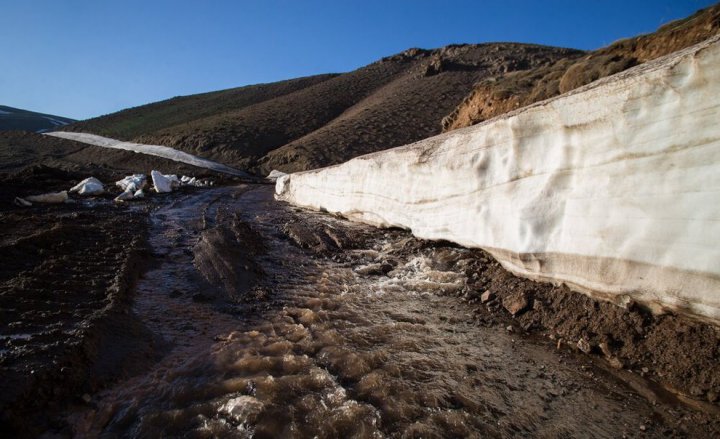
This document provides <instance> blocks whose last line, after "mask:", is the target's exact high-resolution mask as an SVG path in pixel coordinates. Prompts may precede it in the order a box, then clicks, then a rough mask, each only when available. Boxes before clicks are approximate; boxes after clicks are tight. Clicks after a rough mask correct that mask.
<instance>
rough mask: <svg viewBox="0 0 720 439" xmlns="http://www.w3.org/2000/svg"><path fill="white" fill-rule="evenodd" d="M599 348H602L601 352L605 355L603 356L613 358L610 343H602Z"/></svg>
mask: <svg viewBox="0 0 720 439" xmlns="http://www.w3.org/2000/svg"><path fill="white" fill-rule="evenodd" d="M598 347H599V348H600V351H601V352H602V353H603V355H605V356H606V357H608V358H610V357H612V351H611V350H610V345H609V344H608V342H606V341H603V342H600V344H599V345H598Z"/></svg>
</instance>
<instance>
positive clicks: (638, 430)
mask: <svg viewBox="0 0 720 439" xmlns="http://www.w3.org/2000/svg"><path fill="white" fill-rule="evenodd" d="M232 215H237V218H238V219H239V220H241V221H243V222H244V223H245V224H247V225H248V226H249V227H250V228H251V229H252V230H254V231H255V232H257V233H259V234H260V235H261V236H262V238H263V241H264V242H265V249H264V250H263V251H262V252H259V253H258V255H257V257H256V262H257V264H258V265H259V266H260V267H261V268H262V271H263V273H264V274H263V275H262V276H261V277H260V280H259V281H258V282H259V283H258V285H257V286H256V287H255V291H258V290H259V291H263V292H265V293H264V294H262V295H252V294H250V293H248V298H247V300H223V299H222V298H223V297H224V296H223V293H222V292H220V291H218V287H215V286H213V285H212V284H211V283H209V282H208V281H206V280H205V279H204V278H203V276H202V275H201V274H200V273H199V272H198V270H197V269H196V268H195V265H194V263H193V260H194V254H193V248H194V246H195V244H196V243H197V241H198V239H199V236H201V234H202V232H203V230H207V229H208V228H212V227H217V226H218V225H219V224H220V223H222V222H223V221H227V218H230V217H231V216H232ZM298 218H304V220H305V221H309V222H310V223H312V224H315V225H318V224H320V225H323V226H325V227H330V228H331V229H338V230H339V229H342V230H343V231H344V233H346V234H347V235H349V236H354V235H357V236H364V237H365V238H366V239H365V241H364V243H365V245H363V246H355V247H358V248H354V249H350V250H348V249H346V250H343V251H338V252H334V253H332V254H323V255H319V254H317V253H314V252H312V251H309V250H304V249H301V248H299V247H298V246H296V245H294V244H293V242H292V241H291V240H290V239H288V237H287V235H286V234H285V233H284V232H283V228H284V226H285V224H286V223H288V222H293V221H297V220H298ZM152 236H153V238H152V242H151V244H152V248H153V251H154V252H155V254H156V256H158V257H159V259H160V260H161V261H162V262H161V263H160V264H159V265H158V266H156V267H155V268H153V269H152V270H150V271H149V272H148V273H147V274H146V275H145V276H144V277H143V279H142V280H141V281H140V283H139V285H138V291H137V297H136V300H135V304H134V312H135V313H136V314H137V315H138V316H139V317H140V318H141V319H142V320H143V321H144V322H145V324H146V325H147V326H148V328H149V329H150V330H152V331H153V332H154V333H156V334H159V335H160V336H161V337H162V338H163V340H164V343H165V345H166V351H165V355H164V357H163V358H162V360H160V361H159V362H158V363H156V364H155V365H154V366H153V367H152V368H150V369H149V370H147V371H146V372H145V373H143V374H141V375H139V376H136V377H134V378H131V379H128V380H126V381H124V382H121V383H119V384H117V385H116V386H114V387H112V388H110V389H108V390H106V391H104V392H103V393H100V394H97V395H92V401H91V402H90V403H89V404H88V407H87V409H84V410H79V411H77V412H75V413H72V414H71V415H70V416H69V419H70V422H71V423H72V425H73V429H74V433H75V435H76V436H78V437H96V436H102V437H239V438H243V437H320V438H323V437H327V438H331V437H363V438H364V437H369V438H372V437H522V436H525V437H527V436H533V437H622V436H623V435H627V436H630V437H633V436H642V435H646V434H648V433H655V434H660V433H666V434H672V433H673V432H674V431H673V428H672V427H669V426H668V425H669V423H670V421H669V419H670V418H672V417H673V416H682V409H680V408H677V407H661V406H657V405H655V404H653V403H650V402H648V400H646V399H644V398H642V397H640V396H639V395H638V394H636V393H635V392H633V391H631V390H630V389H629V388H627V387H625V386H624V385H622V384H621V383H620V382H619V381H618V380H616V379H615V378H613V376H611V375H608V374H606V373H604V372H603V371H601V370H599V369H597V368H596V367H595V366H593V365H592V364H590V363H588V362H587V360H585V359H584V358H583V357H581V356H578V355H576V354H574V353H572V352H569V351H565V350H556V349H555V348H554V346H552V345H548V344H547V343H546V342H544V341H542V340H537V339H533V338H529V337H526V336H523V335H520V334H519V333H518V332H517V329H514V330H513V331H508V329H507V328H506V327H504V326H502V327H495V326H491V327H484V326H482V325H478V324H477V322H476V321H475V320H474V319H473V315H472V313H471V312H470V309H469V308H468V307H467V305H466V304H464V303H462V302H460V301H459V300H458V299H457V298H456V297H455V296H454V295H453V294H452V293H453V292H454V291H456V290H458V289H460V288H462V286H463V285H464V282H465V279H464V274H460V273H462V271H461V270H459V269H458V267H461V266H462V264H463V250H462V249H451V250H442V251H440V250H439V251H437V252H435V251H432V252H426V253H424V254H422V255H414V256H403V255H402V254H400V253H398V252H397V249H398V248H399V247H401V246H402V245H403V243H404V242H406V241H405V240H407V237H406V235H405V234H403V233H400V232H382V231H380V232H378V231H372V230H370V229H368V228H365V227H363V226H359V225H353V224H348V223H345V222H343V221H340V220H337V219H334V218H331V217H328V216H323V215H320V214H310V213H305V212H303V213H301V215H297V211H295V210H293V209H292V208H291V207H288V206H285V205H282V204H279V203H276V202H274V201H273V200H272V190H271V188H269V187H261V188H242V187H237V188H218V189H213V190H209V191H206V192H203V193H202V194H201V195H193V196H184V197H182V198H179V199H178V200H176V201H175V202H173V203H172V204H170V205H168V206H166V207H163V208H161V209H159V210H157V211H156V212H155V213H154V214H153V234H152ZM240 245H242V243H240ZM383 273H384V274H383ZM208 298H212V300H208Z"/></svg>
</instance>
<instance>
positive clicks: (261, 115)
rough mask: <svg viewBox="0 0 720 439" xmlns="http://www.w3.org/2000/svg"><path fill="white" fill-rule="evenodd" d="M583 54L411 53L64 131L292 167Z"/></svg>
mask: <svg viewBox="0 0 720 439" xmlns="http://www.w3.org/2000/svg"><path fill="white" fill-rule="evenodd" d="M582 54H583V52H581V51H577V50H572V49H561V48H553V47H545V46H537V45H528V44H510V43H500V44H482V45H456V46H448V47H445V48H442V49H436V50H422V49H410V50H407V51H405V52H402V53H400V54H397V55H394V56H391V57H387V58H383V59H382V60H380V61H377V62H375V63H373V64H370V65H368V66H365V67H362V68H360V69H357V70H355V71H352V72H349V73H345V74H341V75H323V76H315V77H309V78H300V79H296V80H291V81H284V82H279V83H273V84H264V85H258V86H249V87H242V88H239V89H233V90H227V91H220V92H214V93H207V94H204V95H195V96H187V97H182V98H175V99H170V100H167V101H162V102H158V103H154V104H150V105H146V106H142V107H137V108H134V109H129V110H124V111H121V112H118V113H114V114H111V115H108V116H103V117H99V118H95V119H90V120H88V121H84V122H79V123H76V124H73V125H71V126H69V127H66V128H64V129H67V130H73V131H85V132H91V133H94V134H100V135H105V136H109V137H115V138H119V139H123V140H134V141H137V142H141V143H157V144H162V145H167V146H173V147H176V148H179V149H181V150H184V151H187V152H190V153H193V154H197V155H200V156H203V157H207V158H211V159H213V160H217V161H221V162H224V163H227V164H229V165H231V166H235V167H239V168H243V169H248V170H254V171H258V172H262V173H265V172H268V171H269V170H270V169H274V168H276V169H281V170H285V171H297V170H302V169H310V168H314V167H318V166H324V165H330V164H334V163H340V162H342V161H345V160H347V159H349V158H351V157H354V156H357V155H359V154H364V153H368V152H373V151H378V150H383V149H387V148H390V147H393V146H398V145H402V144H405V143H408V142H412V141H415V140H419V139H422V138H425V137H428V136H431V135H434V134H438V133H439V132H440V130H441V125H440V121H441V119H442V117H443V116H444V115H446V114H447V113H449V112H450V111H451V110H452V109H453V108H455V106H457V105H458V104H459V103H460V101H461V100H462V99H463V97H464V96H465V95H466V94H467V93H468V92H469V91H470V90H471V88H472V86H473V84H475V83H476V82H477V81H479V80H481V79H483V78H487V77H490V76H497V75H500V74H504V73H507V72H512V71H518V70H525V69H536V68H539V67H542V66H549V65H551V64H553V63H555V61H557V60H559V59H564V58H568V57H571V58H574V57H579V56H582Z"/></svg>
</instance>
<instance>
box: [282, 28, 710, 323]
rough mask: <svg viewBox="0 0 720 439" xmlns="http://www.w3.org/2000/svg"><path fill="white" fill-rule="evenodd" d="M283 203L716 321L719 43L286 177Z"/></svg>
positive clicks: (616, 298) (611, 296)
mask: <svg viewBox="0 0 720 439" xmlns="http://www.w3.org/2000/svg"><path fill="white" fill-rule="evenodd" d="M276 197H277V198H278V199H281V200H286V201H289V202H290V203H293V204H296V205H299V206H305V207H310V208H313V209H324V210H327V211H329V212H333V213H338V214H341V215H343V216H345V217H348V218H350V219H353V220H358V221H362V222H365V223H369V224H373V225H377V226H385V227H387V226H399V227H403V228H407V229H409V230H411V231H412V233H413V234H414V235H416V236H418V237H420V238H426V239H436V240H437V239H444V240H449V241H453V242H456V243H458V244H461V245H463V246H467V247H480V248H483V249H485V250H487V251H488V252H490V253H491V254H492V255H493V256H494V257H495V258H497V259H498V260H499V261H500V262H501V263H502V265H503V266H504V267H505V268H506V269H508V270H510V271H512V272H514V273H516V274H518V275H520V276H524V277H528V278H531V279H536V280H542V281H549V282H553V283H556V284H559V283H564V284H567V285H568V286H569V287H570V288H572V289H574V290H576V291H581V292H584V293H587V294H590V295H591V296H593V297H598V298H603V299H607V300H611V301H613V302H615V303H618V304H623V303H628V301H629V300H635V301H637V302H640V303H644V304H646V305H648V306H649V307H650V308H651V309H653V310H654V311H656V312H659V311H662V310H663V309H672V310H675V311H678V312H681V313H684V314H688V315H692V316H697V317H702V318H704V319H706V320H710V321H713V322H714V323H716V324H717V323H720V42H719V39H718V38H712V39H710V40H707V41H705V42H703V43H700V44H698V45H696V46H693V47H691V48H688V49H685V50H683V51H680V52H676V53H674V54H672V55H669V56H667V57H664V58H661V59H658V60H656V61H653V62H651V63H647V64H643V65H641V66H638V67H636V68H633V69H631V70H628V71H626V72H623V73H620V74H618V75H615V76H612V77H609V78H605V79H604V80H600V81H597V82H595V83H593V84H590V85H588V86H586V87H583V88H581V89H578V90H576V91H574V92H571V93H568V94H565V95H562V96H559V97H557V98H553V99H550V100H547V101H544V102H540V103H537V104H534V105H532V106H529V107H526V108H523V109H520V110H517V111H514V112H512V113H510V114H508V115H505V116H501V117H498V118H495V119H492V120H489V121H486V122H484V123H482V124H480V125H476V126H472V127H468V128H465V129H462V130H457V131H452V132H449V133H445V134H442V135H439V136H436V137H433V138H430V139H426V140H423V141H420V142H417V143H413V144H410V145H406V146H402V147H398V148H394V149H390V150H387V151H382V152H379V153H374V154H369V155H366V156H362V157H358V158H356V159H353V160H350V161H348V162H346V163H343V164H341V165H337V166H333V167H329V168H324V169H319V170H314V171H307V172H301V173H296V174H291V175H289V176H286V177H282V178H280V179H278V181H277V183H276Z"/></svg>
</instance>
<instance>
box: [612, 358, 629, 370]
mask: <svg viewBox="0 0 720 439" xmlns="http://www.w3.org/2000/svg"><path fill="white" fill-rule="evenodd" d="M608 363H610V366H612V367H613V368H615V369H622V368H623V367H625V365H624V364H623V362H622V360H620V359H619V358H617V357H612V358H608Z"/></svg>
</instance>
